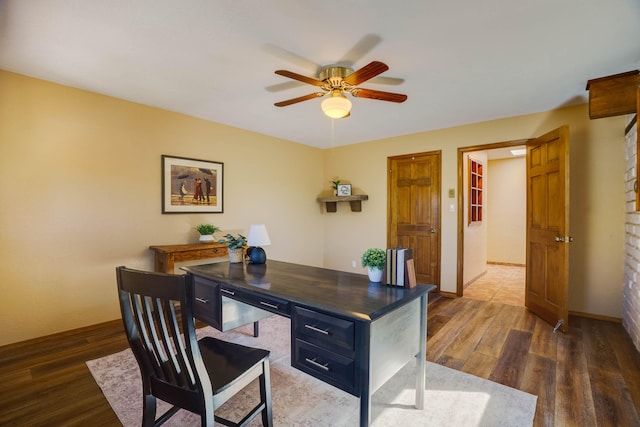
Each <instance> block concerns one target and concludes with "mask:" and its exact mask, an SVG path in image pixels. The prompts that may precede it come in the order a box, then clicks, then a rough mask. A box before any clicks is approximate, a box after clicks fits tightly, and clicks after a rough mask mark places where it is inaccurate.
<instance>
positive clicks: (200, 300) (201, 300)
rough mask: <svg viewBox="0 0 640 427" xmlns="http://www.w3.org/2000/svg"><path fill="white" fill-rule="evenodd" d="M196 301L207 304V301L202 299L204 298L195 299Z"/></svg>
mask: <svg viewBox="0 0 640 427" xmlns="http://www.w3.org/2000/svg"><path fill="white" fill-rule="evenodd" d="M196 301H198V302H201V303H203V304H209V300H208V299H204V298H198V297H196Z"/></svg>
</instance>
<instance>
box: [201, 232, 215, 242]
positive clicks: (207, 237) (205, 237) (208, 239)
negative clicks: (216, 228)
mask: <svg viewBox="0 0 640 427" xmlns="http://www.w3.org/2000/svg"><path fill="white" fill-rule="evenodd" d="M198 240H199V241H201V242H213V234H201V235H200V238H199V239H198Z"/></svg>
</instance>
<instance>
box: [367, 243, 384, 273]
mask: <svg viewBox="0 0 640 427" xmlns="http://www.w3.org/2000/svg"><path fill="white" fill-rule="evenodd" d="M361 261H362V266H363V267H371V268H377V269H378V270H384V264H385V263H386V262H387V251H385V250H384V249H380V248H369V249H367V250H366V251H364V253H363V254H362V260H361Z"/></svg>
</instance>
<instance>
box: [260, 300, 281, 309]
mask: <svg viewBox="0 0 640 427" xmlns="http://www.w3.org/2000/svg"><path fill="white" fill-rule="evenodd" d="M260 304H262V305H266V306H267V307H270V308H273V309H274V310H277V309H278V306H277V305H275V304H270V303H268V302H264V301H260Z"/></svg>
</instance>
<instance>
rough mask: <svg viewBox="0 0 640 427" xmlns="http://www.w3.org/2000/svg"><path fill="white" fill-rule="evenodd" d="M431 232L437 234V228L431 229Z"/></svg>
mask: <svg viewBox="0 0 640 427" xmlns="http://www.w3.org/2000/svg"><path fill="white" fill-rule="evenodd" d="M429 231H431V233H435V232H436V231H437V230H436V229H435V228H432V229H431V230H429Z"/></svg>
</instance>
